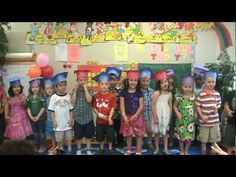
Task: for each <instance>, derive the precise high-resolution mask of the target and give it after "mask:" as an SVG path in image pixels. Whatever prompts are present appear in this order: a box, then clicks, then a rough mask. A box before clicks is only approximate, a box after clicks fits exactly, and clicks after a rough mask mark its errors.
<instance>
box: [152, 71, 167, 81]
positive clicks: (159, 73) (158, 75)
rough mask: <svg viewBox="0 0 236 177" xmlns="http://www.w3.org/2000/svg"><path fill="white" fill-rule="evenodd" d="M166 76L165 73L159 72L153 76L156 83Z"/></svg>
mask: <svg viewBox="0 0 236 177" xmlns="http://www.w3.org/2000/svg"><path fill="white" fill-rule="evenodd" d="M167 77H168V76H167V74H166V71H159V72H157V73H156V74H155V79H156V80H157V81H160V80H163V79H166V78H167Z"/></svg>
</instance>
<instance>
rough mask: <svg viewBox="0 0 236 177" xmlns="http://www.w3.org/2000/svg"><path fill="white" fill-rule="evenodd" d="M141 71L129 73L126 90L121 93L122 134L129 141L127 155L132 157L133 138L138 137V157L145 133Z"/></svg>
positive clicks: (125, 83) (125, 84)
mask: <svg viewBox="0 0 236 177" xmlns="http://www.w3.org/2000/svg"><path fill="white" fill-rule="evenodd" d="M139 74H140V73H139V71H128V72H127V79H126V80H125V81H124V89H123V90H122V91H121V93H120V110H121V115H122V120H121V128H120V132H121V133H122V135H123V136H124V137H126V140H127V151H126V152H125V155H131V146H132V136H133V135H135V136H136V155H142V137H143V135H144V133H145V123H144V117H143V107H144V99H143V93H142V91H141V89H140V81H139Z"/></svg>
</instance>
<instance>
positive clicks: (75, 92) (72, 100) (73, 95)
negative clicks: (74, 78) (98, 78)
mask: <svg viewBox="0 0 236 177" xmlns="http://www.w3.org/2000/svg"><path fill="white" fill-rule="evenodd" d="M78 88H79V85H78V84H76V86H75V88H74V89H73V93H72V97H71V103H72V104H75V103H76V97H77V90H78Z"/></svg>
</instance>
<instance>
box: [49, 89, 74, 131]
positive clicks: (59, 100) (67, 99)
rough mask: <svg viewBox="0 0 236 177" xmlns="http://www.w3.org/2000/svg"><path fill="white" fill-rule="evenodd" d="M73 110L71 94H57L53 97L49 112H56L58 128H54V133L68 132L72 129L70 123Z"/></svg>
mask: <svg viewBox="0 0 236 177" xmlns="http://www.w3.org/2000/svg"><path fill="white" fill-rule="evenodd" d="M73 109H74V108H73V105H72V103H71V96H70V94H68V93H66V94H65V95H58V94H56V93H55V94H53V95H52V97H51V99H50V102H49V106H48V110H49V111H53V112H55V119H56V123H57V128H54V129H53V130H54V131H66V130H69V129H72V127H70V126H69V123H68V122H69V119H70V111H72V110H73Z"/></svg>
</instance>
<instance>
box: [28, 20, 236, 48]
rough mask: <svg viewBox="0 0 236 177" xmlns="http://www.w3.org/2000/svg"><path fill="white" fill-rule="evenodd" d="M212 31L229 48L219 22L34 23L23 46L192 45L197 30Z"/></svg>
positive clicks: (227, 34)
mask: <svg viewBox="0 0 236 177" xmlns="http://www.w3.org/2000/svg"><path fill="white" fill-rule="evenodd" d="M208 30H211V31H215V32H216V34H217V36H218V37H219V42H220V47H221V50H223V49H224V48H226V47H228V46H230V45H232V39H231V36H230V34H229V31H228V30H227V28H226V27H225V25H224V24H223V23H220V22H215V23H214V22H78V23H77V22H46V23H43V22H34V23H31V24H30V28H29V31H28V32H27V34H26V44H47V45H48V44H50V45H55V44H57V40H58V39H63V40H65V43H67V44H80V45H82V46H89V45H92V44H93V43H103V42H109V41H125V42H127V43H129V44H132V43H133V44H145V43H175V44H195V43H196V42H197V35H196V34H197V32H198V31H208Z"/></svg>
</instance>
